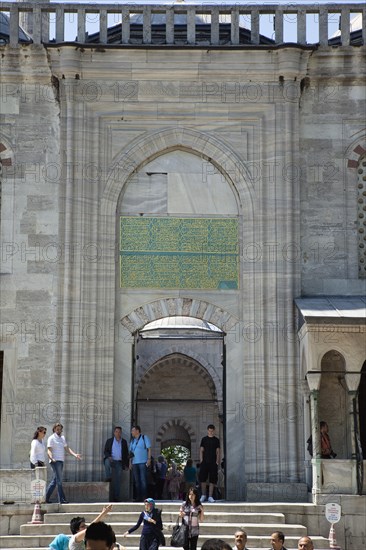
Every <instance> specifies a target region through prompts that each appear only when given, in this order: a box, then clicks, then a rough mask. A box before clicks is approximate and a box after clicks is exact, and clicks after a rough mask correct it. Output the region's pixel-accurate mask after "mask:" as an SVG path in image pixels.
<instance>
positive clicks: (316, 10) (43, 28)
mask: <svg viewBox="0 0 366 550" xmlns="http://www.w3.org/2000/svg"><path fill="white" fill-rule="evenodd" d="M1 11H3V12H8V13H9V14H10V31H9V33H10V37H9V42H10V44H11V45H12V46H16V45H17V44H18V43H19V33H18V25H19V21H21V22H22V21H23V20H24V18H27V17H28V18H31V25H30V26H29V27H28V28H26V29H25V30H27V31H28V32H30V31H31V32H30V34H31V36H32V40H33V43H35V44H41V43H43V44H47V43H50V42H53V43H57V44H61V43H63V42H66V40H65V16H66V15H67V14H77V37H76V40H75V41H74V42H76V43H79V44H84V43H85V42H86V41H87V32H86V22H87V18H88V15H89V14H94V17H95V14H97V15H98V16H99V40H98V42H97V43H100V44H107V43H108V28H107V25H108V15H116V16H117V18H119V22H120V23H121V39H120V44H121V45H128V44H131V17H132V16H134V15H136V14H139V15H142V33H141V44H144V45H153V44H154V40H153V36H152V29H153V26H154V23H152V17H153V16H154V15H156V14H160V15H161V14H163V15H164V16H165V19H164V21H165V23H164V24H165V45H167V46H169V45H174V44H177V43H178V41H177V38H176V33H175V27H174V16H179V15H185V16H186V41H185V43H186V44H187V45H188V46H194V45H196V44H197V41H196V33H197V29H198V26H199V23H197V19H196V17H197V16H199V17H204V21H205V22H207V23H206V25H207V26H208V28H209V29H210V33H208V36H209V45H212V46H219V45H220V25H221V23H222V22H223V21H224V22H225V23H226V25H229V27H230V41H229V45H232V46H238V45H239V44H240V29H241V27H242V21H241V18H242V17H245V26H246V27H247V28H248V31H250V38H249V43H250V44H251V45H254V46H257V45H259V44H260V19H261V17H262V16H264V15H272V16H274V17H273V19H274V34H273V44H274V45H279V44H283V43H284V22H286V18H287V17H288V16H290V17H291V21H293V20H294V16H295V17H296V25H297V41H296V43H297V44H299V45H306V44H307V42H306V35H307V17H306V16H307V15H314V14H315V15H316V16H318V17H317V18H318V21H317V23H315V24H317V25H318V32H319V44H320V45H321V46H326V45H328V40H329V36H328V16H329V15H332V14H339V15H340V16H341V17H340V21H341V25H340V27H341V28H340V37H339V43H340V44H341V45H343V46H349V45H350V41H351V33H350V17H351V14H361V17H362V25H361V29H360V34H361V39H360V42H359V43H363V44H365V43H366V8H365V4H364V3H363V2H362V3H352V4H344V3H331V4H295V3H293V4H288V5H282V4H253V5H252V4H246V5H239V4H238V3H233V4H230V5H229V4H226V5H221V4H219V5H218V4H214V3H212V4H206V3H202V4H197V5H194V4H185V3H176V4H171V5H165V4H158V3H157V4H150V3H149V4H133V3H131V2H128V3H127V2H121V3H119V4H77V3H62V4H61V3H60V4H56V3H47V2H38V1H37V2H2V3H1ZM22 18H23V19H22ZM220 18H221V21H220ZM50 20H53V21H55V39H53V40H52V41H51V40H50V38H49V27H50ZM68 42H69V41H68ZM114 45H115V44H114ZM180 45H182V44H181V41H180ZM226 45H227V44H226Z"/></svg>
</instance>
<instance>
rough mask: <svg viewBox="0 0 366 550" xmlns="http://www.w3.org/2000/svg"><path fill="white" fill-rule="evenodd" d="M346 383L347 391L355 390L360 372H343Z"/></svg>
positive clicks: (358, 382)
mask: <svg viewBox="0 0 366 550" xmlns="http://www.w3.org/2000/svg"><path fill="white" fill-rule="evenodd" d="M345 379H346V384H347V388H348V391H349V392H356V391H357V389H358V386H359V384H360V380H361V373H356V372H352V373H347V372H346V374H345Z"/></svg>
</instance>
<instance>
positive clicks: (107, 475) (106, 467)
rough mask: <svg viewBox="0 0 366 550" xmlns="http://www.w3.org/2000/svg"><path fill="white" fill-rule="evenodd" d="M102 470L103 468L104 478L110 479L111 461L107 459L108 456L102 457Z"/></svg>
mask: <svg viewBox="0 0 366 550" xmlns="http://www.w3.org/2000/svg"><path fill="white" fill-rule="evenodd" d="M104 470H105V478H106V479H112V468H111V461H110V460H109V458H108V457H107V458H105V459H104Z"/></svg>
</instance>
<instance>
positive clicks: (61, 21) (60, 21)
mask: <svg viewBox="0 0 366 550" xmlns="http://www.w3.org/2000/svg"><path fill="white" fill-rule="evenodd" d="M64 39H65V10H64V6H63V5H60V6H57V8H56V42H57V43H58V44H59V43H61V42H63V41H64Z"/></svg>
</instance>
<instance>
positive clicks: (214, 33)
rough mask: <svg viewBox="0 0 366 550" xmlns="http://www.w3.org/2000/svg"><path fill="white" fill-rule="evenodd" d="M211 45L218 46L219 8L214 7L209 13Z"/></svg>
mask: <svg viewBox="0 0 366 550" xmlns="http://www.w3.org/2000/svg"><path fill="white" fill-rule="evenodd" d="M211 44H213V45H214V46H217V45H218V44H220V16H219V8H218V6H215V7H214V8H212V11H211Z"/></svg>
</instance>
